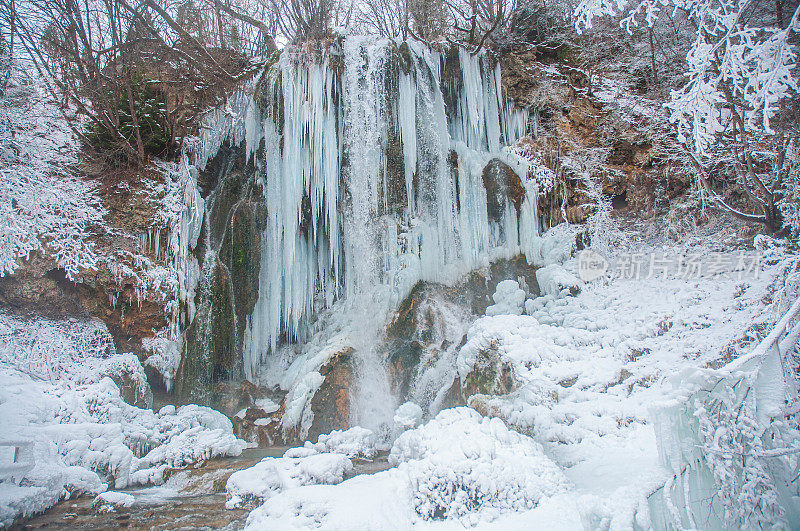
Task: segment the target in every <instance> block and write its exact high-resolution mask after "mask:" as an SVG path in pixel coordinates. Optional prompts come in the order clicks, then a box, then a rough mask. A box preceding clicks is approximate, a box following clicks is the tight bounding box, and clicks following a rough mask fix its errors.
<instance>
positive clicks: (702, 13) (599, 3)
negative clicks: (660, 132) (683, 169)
mask: <svg viewBox="0 0 800 531" xmlns="http://www.w3.org/2000/svg"><path fill="white" fill-rule="evenodd" d="M750 4H751V1H750V0H720V1H716V0H714V1H712V0H699V1H695V0H644V1H642V2H638V3H633V4H631V3H628V2H625V1H624V0H583V1H582V2H581V3H580V5H579V6H578V7H577V8H576V10H575V27H576V29H577V30H578V32H581V31H582V30H584V29H589V28H591V26H592V21H593V19H595V18H597V17H602V16H615V15H619V14H622V15H623V19H622V20H621V22H620V26H622V27H624V28H625V29H626V30H627V31H628V32H629V33H632V28H633V27H635V26H638V25H639V20H640V19H643V22H644V23H645V24H647V26H649V27H652V26H653V25H654V24H655V23H656V21H657V20H658V17H659V12H660V11H661V9H662V8H672V9H673V10H681V11H685V12H686V13H687V14H688V16H689V17H691V18H692V19H694V21H695V22H696V24H697V27H698V29H697V34H696V40H695V42H694V43H693V44H692V46H691V48H690V49H689V51H688V53H687V55H686V61H687V70H686V72H685V75H686V77H687V82H686V84H685V85H684V86H683V87H681V88H680V89H678V90H673V91H672V92H671V95H670V101H669V102H667V103H665V106H666V107H667V108H668V109H669V110H670V111H671V113H670V121H671V122H673V123H674V124H676V127H677V129H678V139H679V140H680V141H681V142H683V143H685V144H687V147H690V148H691V149H692V150H693V151H694V152H696V153H697V154H698V155H700V156H701V157H705V156H707V155H708V151H709V149H710V148H711V147H712V146H713V145H714V144H715V143H716V142H717V140H718V138H719V135H720V134H721V133H723V132H725V131H727V130H728V129H729V128H731V127H735V125H734V124H733V117H732V116H731V109H730V106H731V104H732V103H733V105H735V106H736V107H737V108H738V109H741V114H742V119H743V120H742V121H743V122H744V123H743V124H741V125H742V126H743V127H744V129H745V131H746V132H755V131H763V132H765V133H767V134H775V131H774V130H773V128H772V127H771V125H770V120H771V119H772V118H774V116H775V114H776V113H777V111H778V105H779V103H780V101H781V100H783V99H784V98H786V97H788V96H789V95H790V94H791V92H800V87H799V86H798V84H797V80H796V79H795V77H794V76H793V72H792V71H793V69H794V68H795V67H796V59H797V52H796V47H795V46H793V45H792V44H790V42H789V38H790V36H791V35H792V34H793V33H798V32H800V7H798V8H797V9H796V10H795V12H794V14H793V16H792V19H791V21H790V22H789V24H788V25H787V27H786V28H774V27H766V26H765V27H759V26H751V25H749V22H742V14H743V12H744V11H745V9H747V8H748V7H749V6H750ZM726 91H728V93H726Z"/></svg>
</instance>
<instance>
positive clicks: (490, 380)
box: [461, 344, 519, 401]
mask: <svg viewBox="0 0 800 531" xmlns="http://www.w3.org/2000/svg"><path fill="white" fill-rule="evenodd" d="M518 385H519V384H518V382H517V379H516V377H515V376H514V367H513V365H512V364H511V363H510V362H509V361H508V360H504V359H503V358H502V356H501V355H500V352H499V351H498V349H497V345H494V344H492V345H490V346H489V347H488V348H486V349H483V350H481V351H480V352H478V355H477V357H476V359H475V364H474V365H473V366H472V370H470V372H469V373H468V374H467V375H466V376H465V377H464V378H462V381H461V396H462V398H463V399H464V400H465V401H467V400H469V398H470V397H471V396H472V395H506V394H508V393H510V392H512V391H513V390H514V389H516V388H517V387H518Z"/></svg>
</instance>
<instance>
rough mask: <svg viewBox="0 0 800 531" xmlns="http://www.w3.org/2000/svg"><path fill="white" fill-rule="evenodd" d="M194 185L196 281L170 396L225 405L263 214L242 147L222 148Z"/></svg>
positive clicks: (252, 286)
mask: <svg viewBox="0 0 800 531" xmlns="http://www.w3.org/2000/svg"><path fill="white" fill-rule="evenodd" d="M198 187H199V188H200V191H201V195H203V196H204V198H205V200H206V206H207V208H206V211H207V215H206V216H205V218H204V220H203V227H202V229H201V236H200V242H201V243H200V244H198V246H197V248H196V249H195V250H194V256H195V258H196V259H197V261H198V263H199V264H200V269H201V282H200V286H199V290H198V294H197V297H196V299H195V305H196V308H197V310H196V313H195V316H194V319H193V321H192V323H191V324H190V325H189V328H188V329H187V330H186V333H185V337H186V340H185V345H184V352H183V357H182V359H181V364H180V367H179V369H178V374H177V375H176V387H175V391H176V395H177V399H178V400H179V401H181V402H196V403H203V404H207V405H210V406H212V407H224V405H225V404H224V401H225V400H226V394H225V392H224V389H225V388H226V385H225V384H226V382H238V381H241V380H242V379H243V376H244V375H243V371H242V345H243V341H244V331H245V326H246V324H247V318H248V316H249V315H250V314H251V313H252V311H253V308H254V306H255V304H256V301H257V298H258V276H259V269H260V265H261V233H262V231H263V229H264V223H265V222H266V210H265V202H264V197H263V192H262V190H261V187H260V185H259V184H258V183H257V182H256V181H255V172H254V171H253V168H252V162H251V163H250V164H249V165H248V162H247V159H246V156H245V153H244V148H230V147H229V146H227V145H226V146H223V148H222V149H220V152H219V153H218V154H217V156H216V157H214V159H212V160H211V161H210V162H209V164H208V165H207V167H206V169H205V170H204V171H203V172H200V174H199V176H198ZM221 390H223V392H221Z"/></svg>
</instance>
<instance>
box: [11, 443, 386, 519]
mask: <svg viewBox="0 0 800 531" xmlns="http://www.w3.org/2000/svg"><path fill="white" fill-rule="evenodd" d="M287 448H288V447H286V446H275V447H270V448H250V449H247V450H245V451H243V452H242V454H241V455H239V456H238V457H225V458H217V459H212V460H210V461H206V462H204V463H202V464H200V465H198V466H196V467H195V468H187V469H183V470H176V471H175V472H174V473H173V474H172V475H170V476H169V478H168V479H167V481H166V482H165V483H164V484H163V485H161V486H157V487H146V488H133V489H124V490H120V491H119V492H124V493H126V494H130V495H132V496H133V497H134V498H135V501H134V504H133V505H132V506H131V507H128V508H124V507H118V508H116V510H114V511H110V512H102V511H100V510H99V509H98V508H97V507H95V506H94V500H95V497H94V496H81V497H78V498H72V499H67V500H64V501H62V502H60V503H58V504H57V505H55V506H54V507H52V508H50V509H48V510H47V511H45V512H44V513H42V514H40V515H38V516H34V517H32V518H30V519H28V520H27V521H23V522H22V523H20V524H19V525H16V526H15V527H13V528H12V529H95V530H96V529H118V528H121V527H124V528H126V529H170V530H172V529H242V528H243V527H244V524H245V521H246V520H247V515H248V514H249V512H250V510H252V507H250V508H242V509H233V510H226V509H225V500H226V496H225V484H226V483H227V481H228V478H229V477H230V475H231V474H233V473H234V472H236V471H238V470H242V469H245V468H248V467H251V466H253V465H254V464H256V463H257V462H258V461H260V460H261V459H263V458H264V457H281V456H282V455H283V453H284V452H285V451H286V449H287ZM387 458H388V455H387V454H385V453H384V454H379V455H378V456H377V457H376V458H375V459H374V460H371V461H368V460H362V459H354V460H353V465H354V467H355V469H354V471H353V473H351V474H350V475H349V476H348V477H353V476H356V475H360V474H374V473H377V472H380V471H383V470H386V469H388V468H390V465H389V463H388V461H387ZM345 479H347V478H345Z"/></svg>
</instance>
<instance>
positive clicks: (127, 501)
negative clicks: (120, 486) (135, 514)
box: [93, 490, 135, 513]
mask: <svg viewBox="0 0 800 531" xmlns="http://www.w3.org/2000/svg"><path fill="white" fill-rule="evenodd" d="M134 501H135V498H134V497H133V496H131V495H130V494H126V493H124V492H115V491H112V490H108V491H106V492H103V493H101V494H99V495H98V496H97V497H96V498H95V499H94V503H93V505H94V507H95V508H96V509H97V511H98V512H100V513H107V512H113V511H116V510H117V508H118V507H124V508H128V507H131V506H133V502H134Z"/></svg>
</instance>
